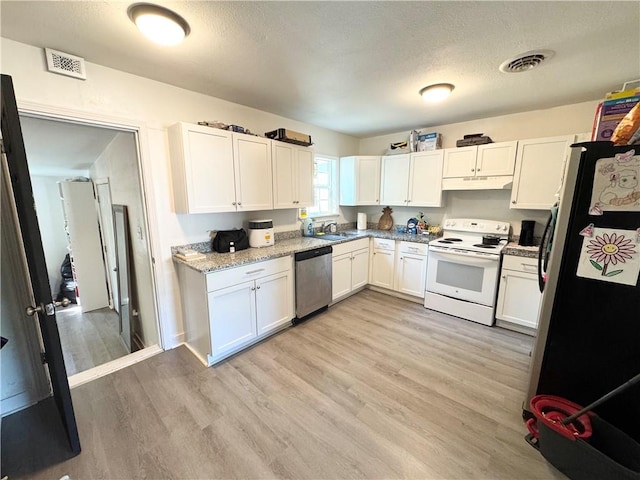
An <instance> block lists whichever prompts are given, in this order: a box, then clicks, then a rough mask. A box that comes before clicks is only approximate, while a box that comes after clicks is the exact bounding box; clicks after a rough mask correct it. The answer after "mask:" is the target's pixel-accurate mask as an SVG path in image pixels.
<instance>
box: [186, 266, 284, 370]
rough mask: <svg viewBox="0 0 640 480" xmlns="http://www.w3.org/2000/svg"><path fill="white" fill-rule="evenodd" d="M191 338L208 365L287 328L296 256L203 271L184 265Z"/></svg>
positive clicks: (189, 342)
mask: <svg viewBox="0 0 640 480" xmlns="http://www.w3.org/2000/svg"><path fill="white" fill-rule="evenodd" d="M178 275H179V278H180V288H181V294H182V295H181V296H182V301H183V305H182V306H183V314H184V322H185V341H186V344H187V346H188V347H189V348H190V349H191V350H192V351H193V352H194V353H195V354H196V355H197V356H198V357H199V358H200V359H201V360H202V362H203V363H205V364H207V365H213V364H214V363H217V362H219V361H220V360H223V359H224V358H226V357H228V356H230V355H232V354H234V353H236V352H238V351H240V350H242V349H243V348H246V347H248V346H249V345H251V344H253V343H255V342H257V341H260V340H262V339H263V338H265V337H267V336H269V335H272V334H273V333H275V332H277V331H279V330H281V329H283V328H286V327H287V326H289V325H290V324H291V320H292V319H293V317H294V313H293V312H294V308H293V298H294V297H293V259H292V257H291V256H287V257H281V258H277V259H274V260H267V261H264V262H257V263H252V264H249V265H245V266H242V267H237V268H231V269H228V270H223V271H220V272H213V273H209V274H206V275H204V274H202V273H200V272H197V271H195V270H193V269H191V268H189V267H188V266H186V265H182V264H181V265H180V266H179V268H178Z"/></svg>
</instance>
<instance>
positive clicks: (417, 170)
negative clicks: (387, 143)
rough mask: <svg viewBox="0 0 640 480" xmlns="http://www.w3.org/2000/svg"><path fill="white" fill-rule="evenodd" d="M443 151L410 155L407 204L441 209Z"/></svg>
mask: <svg viewBox="0 0 640 480" xmlns="http://www.w3.org/2000/svg"><path fill="white" fill-rule="evenodd" d="M443 163H444V150H435V151H433V152H420V153H412V154H411V167H410V169H409V172H410V173H409V203H408V205H410V206H415V207H441V206H442V205H443V203H442V166H443Z"/></svg>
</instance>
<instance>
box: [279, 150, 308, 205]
mask: <svg viewBox="0 0 640 480" xmlns="http://www.w3.org/2000/svg"><path fill="white" fill-rule="evenodd" d="M271 157H272V160H273V208H299V207H310V206H312V205H313V149H311V148H309V147H301V146H298V145H292V144H290V143H283V142H277V141H272V142H271Z"/></svg>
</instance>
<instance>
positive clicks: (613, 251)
mask: <svg viewBox="0 0 640 480" xmlns="http://www.w3.org/2000/svg"><path fill="white" fill-rule="evenodd" d="M586 228H589V227H586ZM581 233H582V232H581ZM637 240H638V235H637V231H636V230H620V229H616V228H598V227H595V228H593V234H592V235H591V236H589V235H583V240H582V250H581V251H580V260H579V261H578V271H577V272H576V275H577V276H579V277H582V278H591V279H593V280H600V281H603V282H612V283H621V284H623V285H632V286H633V285H636V284H637V283H638V274H639V273H640V244H638V242H637Z"/></svg>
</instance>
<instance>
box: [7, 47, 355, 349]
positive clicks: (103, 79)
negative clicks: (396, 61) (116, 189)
mask: <svg viewBox="0 0 640 480" xmlns="http://www.w3.org/2000/svg"><path fill="white" fill-rule="evenodd" d="M0 48H1V51H2V58H1V60H0V61H1V64H0V65H1V70H2V73H4V74H7V75H11V76H12V78H13V83H14V88H15V91H16V98H17V100H18V107H19V108H20V107H21V106H22V105H24V104H25V102H27V103H29V102H31V103H34V104H40V105H42V106H43V108H47V109H50V110H70V111H71V112H70V113H69V115H70V116H74V115H72V113H75V114H76V115H75V116H86V118H95V117H96V116H98V115H100V116H102V115H104V116H109V117H114V122H115V123H119V122H117V121H116V120H115V119H116V118H117V119H120V120H122V123H128V122H127V120H128V121H129V123H137V122H141V123H143V124H144V128H143V131H141V150H142V163H143V165H142V166H143V174H144V176H145V187H146V188H147V192H146V198H147V202H148V208H149V213H150V226H151V228H152V230H151V235H152V245H153V246H154V247H155V249H156V251H154V256H155V260H156V263H155V266H156V270H157V279H158V289H157V296H158V299H160V302H161V305H160V307H161V311H160V315H161V319H160V321H161V323H162V326H163V344H164V347H165V348H171V347H173V346H175V345H176V344H177V342H180V341H181V340H182V333H183V326H182V319H181V314H180V303H179V297H178V293H179V291H178V284H177V276H176V273H175V270H174V267H173V262H172V261H171V251H170V247H171V246H172V245H181V244H185V243H191V242H196V241H204V240H207V238H208V234H207V230H211V229H216V230H217V229H220V228H227V227H228V226H232V225H231V224H238V223H239V222H241V221H242V217H240V216H230V215H189V216H187V215H176V214H175V213H174V211H173V202H172V198H171V195H172V193H171V192H172V189H171V177H170V171H171V170H170V168H169V165H170V164H169V162H170V159H169V150H168V143H167V142H168V140H167V132H166V128H167V127H168V126H169V125H171V124H173V123H175V122H178V121H185V122H193V123H195V122H197V121H200V120H220V121H223V122H225V123H234V124H238V125H243V126H244V127H246V128H249V129H250V130H251V131H253V132H267V131H270V130H274V129H275V128H289V129H292V130H296V131H300V132H304V133H308V134H309V135H311V137H312V138H313V141H314V143H315V151H316V152H318V153H323V154H326V155H332V156H344V155H349V154H352V153H353V152H356V151H357V150H358V146H359V141H358V139H356V138H354V137H350V136H348V135H343V134H340V133H336V132H333V131H331V130H327V129H323V128H320V127H316V126H313V125H308V124H305V123H301V122H298V121H295V120H291V119H287V118H284V117H280V116H277V115H272V114H269V113H265V112H261V111H259V110H255V109H252V108H249V107H245V106H242V105H238V104H234V103H230V102H227V101H224V100H220V99H217V98H213V97H209V96H206V95H202V94H199V93H195V92H190V91H188V90H184V89H181V88H177V87H173V86H170V85H167V84H163V83H160V82H155V81H152V80H148V79H145V78H142V77H138V76H135V75H130V74H127V73H124V72H120V71H117V70H113V69H110V68H106V67H103V66H100V65H96V64H93V63H90V62H87V64H86V71H87V80H85V81H82V80H77V79H73V78H69V77H65V76H61V75H56V74H53V73H49V72H47V71H46V65H45V59H44V54H43V51H42V49H39V48H35V47H31V46H28V45H25V44H21V43H18V42H14V41H12V40H8V39H5V38H2V39H1V43H0ZM87 60H89V61H90V60H91V59H87ZM83 113H84V114H86V115H82V114H83ZM286 212H289V213H286ZM254 215H255V216H257V217H262V218H264V217H265V216H266V215H267V214H265V213H264V212H262V213H260V212H256V213H254V214H252V215H251V216H252V217H253V216H254ZM271 216H273V217H274V220H276V225H277V226H278V228H279V229H280V228H283V226H284V225H287V223H288V222H290V223H291V225H297V223H296V222H295V211H294V210H287V211H285V212H283V213H281V212H277V213H276V212H274V213H271V212H269V217H271ZM278 224H279V225H278Z"/></svg>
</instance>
